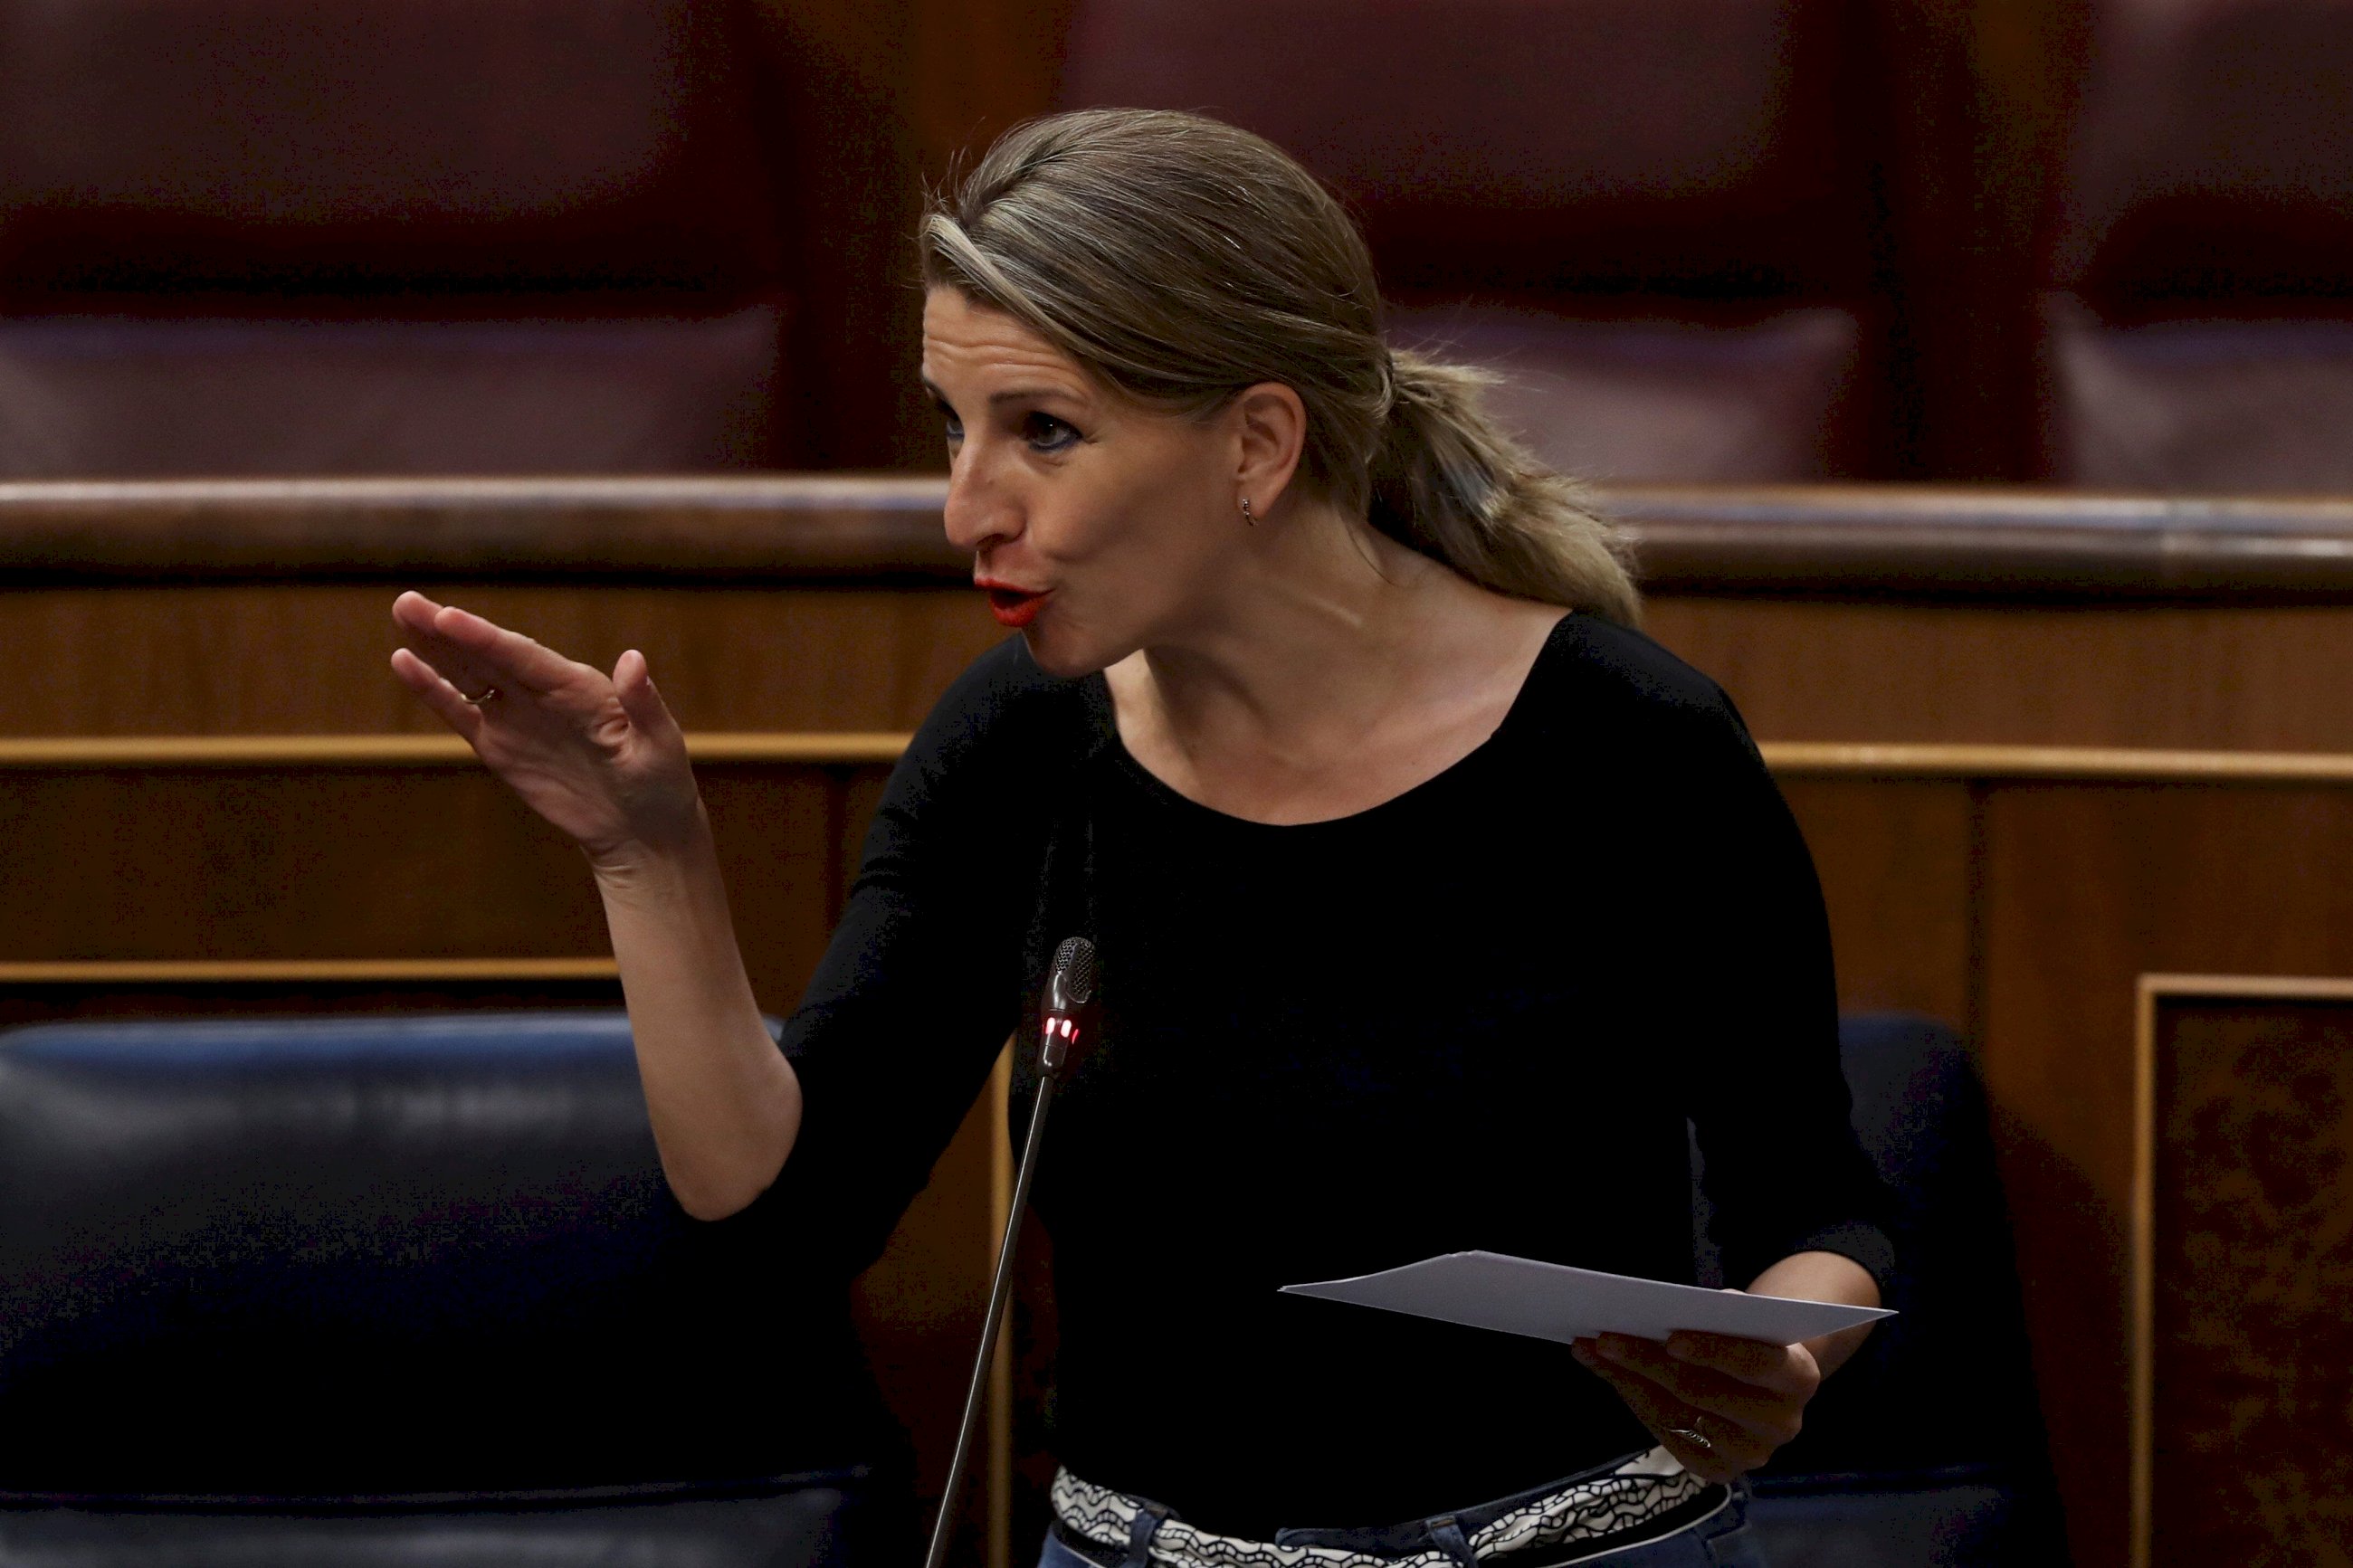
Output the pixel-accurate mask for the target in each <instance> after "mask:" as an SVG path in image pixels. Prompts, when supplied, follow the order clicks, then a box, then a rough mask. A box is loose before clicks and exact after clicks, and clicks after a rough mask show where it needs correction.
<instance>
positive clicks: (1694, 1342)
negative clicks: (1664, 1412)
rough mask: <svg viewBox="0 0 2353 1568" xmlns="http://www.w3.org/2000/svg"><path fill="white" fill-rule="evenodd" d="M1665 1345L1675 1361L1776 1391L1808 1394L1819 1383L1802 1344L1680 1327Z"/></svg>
mask: <svg viewBox="0 0 2353 1568" xmlns="http://www.w3.org/2000/svg"><path fill="white" fill-rule="evenodd" d="M1631 1343H1635V1344H1640V1343H1642V1342H1641V1341H1639V1340H1637V1341H1632V1342H1631ZM1665 1348H1666V1352H1667V1353H1668V1354H1669V1355H1671V1356H1672V1357H1674V1358H1675V1359H1676V1360H1677V1361H1679V1362H1683V1363H1688V1364H1690V1365H1693V1366H1700V1367H1705V1368H1708V1369H1709V1370H1710V1371H1714V1372H1720V1373H1723V1374H1724V1375H1725V1376H1726V1377H1730V1378H1736V1379H1737V1380H1738V1381H1740V1382H1742V1383H1746V1384H1754V1385H1756V1386H1757V1387H1758V1388H1764V1389H1770V1390H1771V1391H1772V1392H1774V1393H1776V1394H1803V1395H1806V1396H1808V1397H1810V1396H1811V1395H1812V1394H1813V1392H1814V1390H1815V1389H1816V1388H1817V1387H1819V1386H1820V1384H1821V1371H1820V1368H1819V1367H1818V1366H1816V1365H1815V1364H1814V1359H1813V1356H1812V1354H1811V1353H1810V1352H1808V1351H1807V1350H1806V1349H1805V1347H1804V1346H1802V1345H1776V1344H1768V1343H1767V1342H1764V1341H1762V1340H1738V1339H1734V1338H1733V1337H1732V1336H1731V1335H1730V1334H1704V1333H1700V1332H1697V1331H1694V1330H1690V1329H1684V1330H1679V1331H1676V1332H1674V1333H1672V1334H1669V1335H1668V1336H1667V1342H1666V1347H1665Z"/></svg>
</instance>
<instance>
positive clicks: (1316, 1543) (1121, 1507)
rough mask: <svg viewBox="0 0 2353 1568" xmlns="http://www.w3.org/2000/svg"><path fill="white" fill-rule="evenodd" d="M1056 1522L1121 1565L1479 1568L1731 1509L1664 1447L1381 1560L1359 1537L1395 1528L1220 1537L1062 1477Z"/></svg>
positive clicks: (1610, 1547) (1561, 1559) (1453, 1521)
mask: <svg viewBox="0 0 2353 1568" xmlns="http://www.w3.org/2000/svg"><path fill="white" fill-rule="evenodd" d="M1052 1495H1053V1504H1054V1517H1055V1519H1056V1520H1057V1521H1059V1523H1060V1527H1061V1530H1062V1532H1063V1534H1064V1536H1065V1538H1066V1539H1067V1540H1069V1541H1071V1543H1072V1544H1074V1545H1075V1544H1078V1543H1079V1542H1085V1543H1087V1544H1088V1545H1091V1546H1093V1547H1095V1548H1098V1549H1103V1551H1102V1552H1090V1553H1088V1555H1090V1556H1097V1555H1103V1554H1105V1553H1107V1554H1108V1556H1109V1558H1110V1560H1111V1561H1112V1562H1113V1563H1120V1564H1122V1565H1123V1568H1155V1565H1159V1564H1166V1565H1167V1568H1478V1565H1479V1564H1482V1563H1492V1562H1494V1561H1495V1560H1497V1559H1509V1560H1511V1561H1513V1562H1514V1563H1530V1564H1533V1563H1535V1562H1537V1561H1538V1560H1542V1561H1544V1562H1546V1563H1573V1562H1575V1561H1577V1559H1578V1558H1579V1557H1584V1556H1588V1555H1591V1554H1593V1553H1596V1552H1607V1551H1614V1550H1617V1549H1618V1548H1619V1547H1621V1546H1627V1545H1631V1544H1634V1543H1636V1542H1641V1541H1645V1540H1651V1539H1654V1538H1656V1537H1657V1536H1661V1535H1664V1534H1668V1533H1671V1532H1672V1531H1675V1530H1683V1529H1686V1528H1688V1527H1689V1526H1691V1525H1694V1524H1696V1523H1698V1522H1700V1521H1702V1520H1704V1519H1708V1518H1711V1517H1713V1516H1714V1515H1715V1513H1716V1512H1717V1511H1718V1510H1721V1509H1722V1508H1724V1507H1725V1504H1726V1503H1727V1502H1728V1501H1729V1500H1730V1492H1729V1491H1728V1489H1726V1488H1725V1486H1724V1485H1723V1484H1722V1483H1720V1482H1711V1481H1704V1480H1702V1479H1700V1478H1699V1477H1697V1476H1695V1475H1693V1474H1692V1473H1691V1472H1690V1471H1688V1470H1686V1469H1684V1468H1683V1466H1682V1465H1681V1464H1680V1463H1679V1462H1678V1461H1677V1460H1676V1459H1675V1458H1674V1457H1673V1456H1672V1454H1670V1453H1668V1452H1667V1450H1666V1449H1664V1448H1653V1449H1651V1451H1650V1452H1649V1453H1647V1454H1640V1455H1637V1456H1635V1457H1634V1458H1630V1459H1628V1460H1626V1461H1624V1462H1623V1463H1621V1464H1619V1465H1617V1466H1615V1467H1614V1468H1604V1469H1601V1470H1599V1471H1588V1472H1587V1473H1585V1474H1584V1475H1581V1476H1578V1477H1576V1478H1574V1479H1570V1480H1567V1481H1564V1482H1562V1483H1561V1484H1560V1485H1558V1486H1557V1487H1555V1488H1552V1489H1547V1490H1543V1491H1540V1492H1537V1493H1535V1494H1532V1495H1523V1496H1521V1497H1518V1498H1514V1499H1509V1500H1505V1502H1504V1504H1503V1505H1501V1506H1500V1508H1499V1507H1498V1506H1497V1505H1492V1504H1491V1505H1487V1506H1484V1507H1480V1508H1472V1509H1466V1510H1462V1512H1461V1513H1459V1514H1440V1515H1438V1516H1436V1517H1434V1518H1432V1519H1430V1520H1427V1521H1422V1522H1423V1523H1425V1524H1426V1525H1427V1526H1428V1527H1429V1528H1428V1530H1427V1531H1425V1532H1423V1536H1422V1543H1420V1544H1417V1545H1415V1546H1413V1547H1411V1548H1409V1549H1408V1550H1406V1551H1403V1552H1382V1551H1379V1550H1377V1549H1371V1548H1369V1547H1368V1546H1367V1545H1366V1544H1364V1543H1358V1542H1351V1541H1350V1540H1349V1539H1348V1538H1349V1537H1352V1536H1359V1535H1369V1534H1374V1533H1379V1534H1383V1535H1394V1534H1395V1533H1396V1531H1377V1532H1376V1531H1345V1530H1332V1531H1325V1530H1316V1531H1293V1530H1286V1531H1282V1537H1283V1539H1282V1540H1280V1541H1251V1540H1249V1539H1247V1538H1244V1537H1241V1536H1235V1535H1219V1534H1218V1533H1216V1532H1215V1531H1207V1530H1202V1529H1200V1528H1199V1527H1198V1526H1196V1525H1192V1524H1188V1523H1187V1522H1186V1521H1183V1520H1182V1519H1179V1518H1177V1517H1176V1515H1174V1514H1172V1513H1170V1512H1169V1511H1168V1510H1167V1509H1166V1508H1164V1507H1162V1506H1161V1505H1160V1504H1158V1503H1155V1502H1152V1501H1150V1500H1146V1499H1144V1498H1138V1497H1131V1496H1129V1495H1128V1494H1127V1493H1125V1492H1121V1491H1114V1490H1113V1489H1111V1488H1109V1487H1101V1486H1096V1485H1094V1484H1093V1483H1092V1482H1089V1481H1083V1480H1081V1479H1079V1478H1078V1477H1076V1476H1074V1475H1072V1474H1071V1472H1070V1471H1068V1470H1060V1471H1058V1472H1056V1474H1055V1476H1054V1488H1053V1494H1052Z"/></svg>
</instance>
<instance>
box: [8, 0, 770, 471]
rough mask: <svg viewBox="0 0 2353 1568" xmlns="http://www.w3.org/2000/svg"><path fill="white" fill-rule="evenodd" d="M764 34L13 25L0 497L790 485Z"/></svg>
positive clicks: (705, 29)
mask: <svg viewBox="0 0 2353 1568" xmlns="http://www.w3.org/2000/svg"><path fill="white" fill-rule="evenodd" d="M742 25H743V20H742V18H741V17H740V16H738V15H737V13H736V9H735V7H734V6H733V5H732V4H726V3H720V4H695V3H692V0H501V3H500V4H496V5H486V4H480V3H478V0H332V3H322V0H213V3H209V4H206V5H164V4H156V3H153V0H77V4H75V5H47V4H42V3H40V0H0V477H20V478H22V477H54V476H68V475H88V476H130V475H152V474H166V473H322V472H352V471H382V472H418V471H448V472H501V471H504V472H513V471H546V470H570V471H591V472H593V471H599V470H603V471H612V470H622V469H639V470H643V469H662V468H713V467H742V466H753V465H765V464H774V463H778V462H788V461H790V460H792V458H794V456H795V454H794V452H793V451H792V449H791V446H790V442H789V440H788V439H787V437H786V433H785V431H786V423H787V422H786V421H785V420H783V419H782V418H781V416H780V407H781V405H782V400H783V397H784V395H785V393H786V391H787V390H788V389H787V388H786V387H785V386H783V385H781V384H780V381H781V379H782V376H783V370H782V365H781V363H780V358H781V354H782V342H783V340H782V333H783V331H784V327H785V322H786V310H787V283H788V277H787V266H786V247H785V245H784V243H783V241H782V239H781V238H780V224H779V219H778V214H777V211H776V200H775V198H774V196H773V195H772V194H771V193H772V184H773V183H772V181H771V178H770V172H769V167H768V165H769V163H770V158H771V154H770V151H769V148H768V146H767V145H766V143H765V139H764V136H763V134H762V132H761V130H760V127H759V123H758V121H757V119H756V115H757V112H758V110H759V103H758V95H757V93H756V91H755V89H754V80H753V68H752V66H751V65H750V64H749V63H748V62H747V58H746V54H745V51H744V50H743V49H742V48H741V47H739V45H740V42H741V40H740V38H739V37H738V34H739V32H740V31H741V28H742Z"/></svg>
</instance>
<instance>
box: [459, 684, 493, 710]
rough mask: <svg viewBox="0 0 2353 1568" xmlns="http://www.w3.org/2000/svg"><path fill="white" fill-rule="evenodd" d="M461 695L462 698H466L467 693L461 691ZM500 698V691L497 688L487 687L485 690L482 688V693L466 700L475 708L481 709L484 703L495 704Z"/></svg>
mask: <svg viewBox="0 0 2353 1568" xmlns="http://www.w3.org/2000/svg"><path fill="white" fill-rule="evenodd" d="M459 696H460V697H465V693H464V692H462V691H461V692H459ZM498 696H499V689H498V688H497V687H495V686H485V687H483V688H482V689H481V690H480V692H478V693H476V694H475V695H474V696H471V697H467V698H466V700H467V701H469V702H470V703H472V704H473V705H474V706H475V707H477V708H480V706H481V705H482V704H483V703H485V702H494V701H496V700H498Z"/></svg>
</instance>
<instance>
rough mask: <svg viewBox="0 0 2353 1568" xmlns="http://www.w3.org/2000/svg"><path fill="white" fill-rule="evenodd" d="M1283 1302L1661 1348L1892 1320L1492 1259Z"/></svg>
mask: <svg viewBox="0 0 2353 1568" xmlns="http://www.w3.org/2000/svg"><path fill="white" fill-rule="evenodd" d="M1282 1293H1283V1294H1284V1295H1287V1296H1320V1297H1322V1298H1324V1300H1332V1301H1353V1302H1355V1303H1356V1305H1358V1306H1361V1307H1378V1308H1380V1309H1381V1310H1384V1311H1389V1312H1409V1313H1411V1314H1412V1315H1413V1316H1415V1317H1417V1318H1436V1319H1438V1320H1439V1321H1441V1322H1448V1323H1467V1324H1469V1325H1470V1326H1471V1327H1472V1328H1474V1329H1495V1330H1499V1331H1502V1332H1504V1333H1507V1334H1526V1335H1528V1336H1529V1337H1531V1338H1534V1339H1539V1340H1559V1341H1562V1342H1567V1341H1569V1340H1581V1339H1590V1338H1591V1337H1592V1336H1594V1335H1595V1334H1602V1333H1616V1334H1631V1335H1633V1336H1634V1337H1636V1338H1638V1339H1645V1340H1663V1339H1665V1338H1666V1337H1667V1336H1668V1335H1669V1334H1671V1333H1673V1332H1674V1331H1676V1330H1678V1329H1693V1330H1698V1331H1704V1332H1706V1333H1712V1334H1731V1335H1734V1336H1736V1338H1739V1339H1744V1340H1764V1341H1767V1342H1770V1343H1773V1344H1778V1345H1793V1344H1796V1343H1797V1342H1799V1340H1810V1339H1812V1338H1813V1337H1814V1336H1815V1335H1817V1334H1827V1333H1830V1332H1831V1331H1834V1330H1838V1329H1849V1328H1852V1327H1853V1326H1854V1325H1855V1324H1857V1323H1868V1322H1871V1321H1873V1320H1875V1319H1879V1318H1892V1317H1894V1313H1893V1312H1889V1311H1885V1310H1882V1309H1880V1308H1877V1307H1850V1306H1847V1305H1845V1304H1843V1303H1841V1302H1837V1301H1798V1300H1789V1299H1788V1298H1787V1297H1783V1296H1750V1295H1746V1294H1745V1293H1742V1292H1739V1291H1732V1290H1703V1289H1700V1288H1699V1287H1698V1286H1696V1285H1671V1284H1669V1283H1667V1282H1666V1281H1665V1280H1662V1279H1632V1278H1630V1277H1629V1276H1627V1275H1624V1274H1603V1273H1599V1272H1598V1271H1596V1270H1594V1269H1591V1268H1569V1267H1568V1266H1567V1265H1566V1264H1560V1263H1539V1262H1537V1261H1536V1260H1535V1258H1506V1257H1504V1255H1503V1254H1501V1253H1497V1252H1450V1253H1447V1254H1445V1255H1444V1256H1443V1257H1440V1258H1423V1259H1422V1260H1421V1261H1420V1262H1419V1263H1409V1264H1407V1265H1405V1266H1404V1267H1403V1268H1390V1269H1385V1270H1383V1271H1382V1272H1381V1273H1378V1274H1360V1275H1357V1276H1356V1278H1355V1279H1320V1280H1316V1281H1314V1282H1313V1283H1311V1284H1305V1285H1285V1286H1284V1287H1282Z"/></svg>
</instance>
